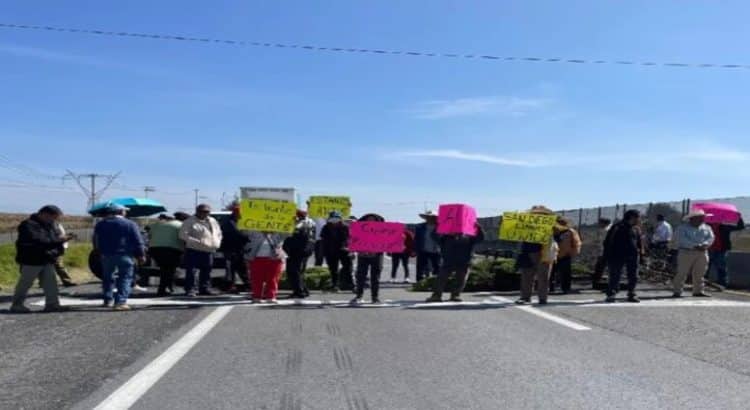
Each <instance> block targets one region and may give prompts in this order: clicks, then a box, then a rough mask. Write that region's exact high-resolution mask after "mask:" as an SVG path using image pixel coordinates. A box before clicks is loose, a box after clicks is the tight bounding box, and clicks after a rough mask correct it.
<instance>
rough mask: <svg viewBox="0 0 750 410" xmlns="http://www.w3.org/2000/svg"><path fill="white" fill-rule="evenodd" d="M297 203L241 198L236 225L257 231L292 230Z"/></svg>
mask: <svg viewBox="0 0 750 410" xmlns="http://www.w3.org/2000/svg"><path fill="white" fill-rule="evenodd" d="M296 216H297V205H295V204H294V202H288V201H278V200H275V199H243V200H241V201H240V221H239V223H238V224H237V227H238V228H239V229H242V230H248V231H258V232H280V233H292V232H294V225H295V222H296Z"/></svg>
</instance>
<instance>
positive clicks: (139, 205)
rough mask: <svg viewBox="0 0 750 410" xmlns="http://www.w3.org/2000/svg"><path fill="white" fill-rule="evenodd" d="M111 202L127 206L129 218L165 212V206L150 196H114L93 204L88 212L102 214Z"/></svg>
mask: <svg viewBox="0 0 750 410" xmlns="http://www.w3.org/2000/svg"><path fill="white" fill-rule="evenodd" d="M111 204H117V205H122V206H124V207H126V208H128V216H129V217H131V218H139V217H142V216H150V215H153V214H157V213H159V212H166V211H167V208H165V207H164V205H162V204H161V203H160V202H159V201H155V200H153V199H150V198H132V197H129V198H114V199H111V200H109V201H106V202H100V203H98V204H95V205H94V206H92V207H91V209H89V214H91V215H92V216H102V215H103V214H104V213H105V212H106V210H107V208H109V206H110V205H111Z"/></svg>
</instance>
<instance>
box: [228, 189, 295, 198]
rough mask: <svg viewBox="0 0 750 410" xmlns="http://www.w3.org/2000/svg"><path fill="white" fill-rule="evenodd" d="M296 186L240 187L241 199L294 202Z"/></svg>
mask: <svg viewBox="0 0 750 410" xmlns="http://www.w3.org/2000/svg"><path fill="white" fill-rule="evenodd" d="M295 196H296V195H295V193H294V188H272V187H240V198H241V199H276V200H279V201H287V202H294V201H296V200H297V198H296V197H295Z"/></svg>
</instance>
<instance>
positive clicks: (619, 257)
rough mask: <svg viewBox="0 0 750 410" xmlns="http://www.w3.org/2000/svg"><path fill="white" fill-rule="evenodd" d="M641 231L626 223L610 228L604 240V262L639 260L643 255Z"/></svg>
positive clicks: (622, 222) (621, 222)
mask: <svg viewBox="0 0 750 410" xmlns="http://www.w3.org/2000/svg"><path fill="white" fill-rule="evenodd" d="M641 249H642V248H641V235H640V231H639V230H638V229H637V228H636V227H634V226H632V225H630V224H629V223H627V222H625V221H620V222H618V223H616V224H614V225H612V228H610V230H609V232H607V238H606V239H605V240H604V255H603V256H604V260H607V261H625V260H631V259H637V258H638V257H639V256H640V254H641Z"/></svg>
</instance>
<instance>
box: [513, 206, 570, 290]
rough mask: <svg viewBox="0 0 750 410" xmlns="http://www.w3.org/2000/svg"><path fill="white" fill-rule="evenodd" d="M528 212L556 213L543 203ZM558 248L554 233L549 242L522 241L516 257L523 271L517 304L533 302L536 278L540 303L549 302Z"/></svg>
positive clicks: (540, 213) (538, 213)
mask: <svg viewBox="0 0 750 410" xmlns="http://www.w3.org/2000/svg"><path fill="white" fill-rule="evenodd" d="M528 212H529V213H531V214H537V215H554V212H553V211H552V210H551V209H549V208H547V207H546V206H543V205H535V206H533V207H532V208H531V209H530V210H529V211H528ZM558 249H559V248H558V245H557V242H556V241H555V239H554V236H553V235H550V238H549V242H547V243H546V244H541V243H531V242H523V243H521V252H520V253H519V254H518V257H517V259H516V267H517V268H518V270H519V271H520V273H521V297H520V298H519V299H518V300H517V301H516V304H517V305H526V304H529V303H531V294H532V288H533V287H534V280H535V279H536V291H537V294H538V297H539V304H540V305H546V304H547V295H548V293H549V279H550V274H551V272H552V266H553V264H554V263H555V260H556V259H557V252H558Z"/></svg>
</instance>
